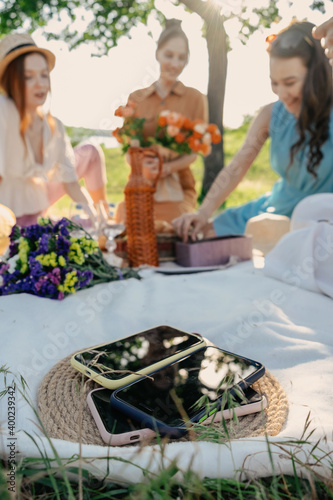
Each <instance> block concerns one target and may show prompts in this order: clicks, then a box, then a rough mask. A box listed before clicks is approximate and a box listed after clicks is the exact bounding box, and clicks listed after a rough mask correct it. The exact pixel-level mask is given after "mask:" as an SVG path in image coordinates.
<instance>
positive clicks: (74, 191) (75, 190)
mask: <svg viewBox="0 0 333 500" xmlns="http://www.w3.org/2000/svg"><path fill="white" fill-rule="evenodd" d="M63 185H64V189H65V191H66V193H67V194H68V195H69V196H70V197H71V198H72V200H73V201H75V202H76V203H80V204H82V205H83V206H84V210H85V212H86V213H87V215H88V216H89V218H90V220H91V221H92V223H93V224H94V225H95V224H96V223H97V212H96V209H95V207H94V202H93V200H92V199H91V197H90V195H89V193H88V192H87V191H86V190H85V189H84V188H82V187H81V186H80V184H79V183H78V182H77V181H73V182H64V183H63Z"/></svg>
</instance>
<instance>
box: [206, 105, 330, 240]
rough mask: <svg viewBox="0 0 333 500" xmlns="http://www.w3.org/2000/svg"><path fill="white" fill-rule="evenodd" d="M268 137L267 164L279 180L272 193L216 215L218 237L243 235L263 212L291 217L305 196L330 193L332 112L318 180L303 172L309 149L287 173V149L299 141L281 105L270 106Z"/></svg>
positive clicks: (294, 125)
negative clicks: (252, 220)
mask: <svg viewBox="0 0 333 500" xmlns="http://www.w3.org/2000/svg"><path fill="white" fill-rule="evenodd" d="M269 135H270V138H271V145H270V163H271V166H272V168H273V170H274V171H275V172H277V173H278V174H279V175H280V176H281V179H279V180H278V181H277V182H276V183H275V184H274V186H273V188H272V191H271V192H269V193H266V194H264V195H263V196H260V198H257V199H255V200H253V201H250V202H249V203H246V204H244V205H241V206H239V207H234V208H227V209H226V210H224V211H223V212H222V213H221V214H219V215H218V216H217V217H216V218H215V219H214V221H213V225H214V229H215V232H216V234H217V235H218V236H225V235H228V234H243V233H244V231H245V226H246V223H247V221H248V220H249V219H250V218H251V217H255V216H256V215H259V214H262V213H264V212H269V213H273V214H280V215H287V216H288V217H290V216H291V214H292V212H293V210H294V208H295V206H296V205H297V203H298V202H299V201H301V200H302V199H303V198H305V197H306V196H309V195H311V194H315V193H332V192H333V110H332V112H331V118H330V127H329V138H328V140H327V141H326V142H325V144H324V145H323V146H322V147H321V151H322V153H323V159H322V161H321V162H320V164H319V165H318V166H317V170H316V172H317V175H318V177H317V178H315V177H314V176H313V175H312V174H310V172H308V171H307V169H306V165H307V157H308V151H309V147H308V146H305V147H304V148H302V149H301V150H300V151H298V153H297V154H296V155H295V158H294V162H293V165H292V166H291V167H290V168H289V169H288V171H287V168H288V165H289V159H290V149H291V146H292V145H293V144H294V143H295V142H296V141H297V139H298V132H297V128H296V118H295V117H294V115H292V114H291V113H289V112H288V111H287V110H286V108H285V107H284V105H283V104H282V102H281V101H277V102H276V103H275V104H274V106H273V110H272V116H271V121H270V126H269Z"/></svg>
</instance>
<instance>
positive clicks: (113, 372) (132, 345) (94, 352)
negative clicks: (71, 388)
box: [75, 326, 202, 380]
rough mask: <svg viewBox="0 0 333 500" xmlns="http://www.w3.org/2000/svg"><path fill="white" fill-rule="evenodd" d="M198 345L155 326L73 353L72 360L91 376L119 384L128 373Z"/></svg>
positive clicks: (185, 335)
mask: <svg viewBox="0 0 333 500" xmlns="http://www.w3.org/2000/svg"><path fill="white" fill-rule="evenodd" d="M201 343H202V339H201V338H200V337H199V336H196V335H194V334H191V333H187V332H183V331H181V330H177V329H176V328H173V327H171V326H157V327H155V328H151V329H150V330H145V331H144V332H140V333H137V334H135V335H131V336H129V337H125V338H123V339H119V340H117V341H115V342H111V343H109V344H104V345H102V346H98V347H93V348H91V349H88V350H86V351H84V352H80V353H77V354H76V355H75V359H76V360H77V361H78V362H80V363H81V364H82V365H84V366H86V367H87V368H89V370H91V371H92V372H95V373H98V374H103V377H105V378H108V379H112V380H120V379H122V378H124V377H126V376H128V372H137V371H139V370H142V369H143V368H145V367H146V366H149V365H152V364H154V363H157V362H159V361H161V360H164V359H166V358H168V357H169V356H172V355H174V354H177V353H180V352H182V351H184V350H185V349H188V348H191V347H193V346H195V345H198V346H199V344H201Z"/></svg>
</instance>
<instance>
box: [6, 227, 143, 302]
mask: <svg viewBox="0 0 333 500" xmlns="http://www.w3.org/2000/svg"><path fill="white" fill-rule="evenodd" d="M38 222H39V223H38V224H34V225H32V226H27V227H22V228H20V227H19V226H17V225H15V226H14V227H13V229H12V232H11V234H10V246H9V250H8V252H7V253H8V255H7V256H6V257H5V258H3V259H2V260H0V296H3V295H9V294H13V293H30V294H33V295H38V296H39V297H47V298H50V299H59V300H61V299H63V298H64V297H66V296H67V295H70V294H73V293H75V292H76V291H77V290H81V289H83V288H88V287H91V286H93V285H96V284H98V283H105V282H108V281H116V280H122V279H128V278H136V279H140V276H139V274H138V273H137V271H135V270H134V269H130V268H121V269H119V268H117V267H114V266H111V265H110V264H108V262H106V260H105V259H104V257H103V254H102V252H101V250H100V248H99V247H98V243H97V242H96V241H95V240H94V239H93V238H92V237H91V236H90V235H89V234H88V233H87V232H86V231H85V230H84V229H83V228H82V227H81V226H79V225H77V224H75V222H73V221H70V220H69V219H66V218H63V219H61V220H59V221H58V222H56V223H53V222H52V221H51V220H50V219H47V218H40V219H39V221H38Z"/></svg>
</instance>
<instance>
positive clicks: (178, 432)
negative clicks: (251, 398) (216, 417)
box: [110, 346, 265, 438]
mask: <svg viewBox="0 0 333 500" xmlns="http://www.w3.org/2000/svg"><path fill="white" fill-rule="evenodd" d="M210 348H213V349H218V350H219V351H222V352H223V353H226V354H230V355H232V356H237V357H238V358H241V359H243V360H245V361H249V362H250V363H251V364H253V363H256V364H258V365H259V366H258V369H257V370H256V371H255V372H254V373H252V374H251V375H250V376H248V377H247V378H246V379H244V380H243V381H241V382H239V383H237V384H236V385H235V386H233V387H232V388H230V389H228V391H229V392H230V393H231V394H235V390H234V388H235V387H236V386H237V387H239V388H240V389H242V390H245V389H246V388H248V387H249V386H250V385H252V384H253V383H254V382H256V381H257V380H258V379H259V378H261V377H262V376H263V375H264V373H265V367H264V366H263V365H262V364H261V363H259V362H258V361H254V360H253V359H249V358H246V357H244V356H239V355H237V354H235V353H231V352H230V351H226V350H224V349H220V348H218V347H216V346H206V347H203V348H202V349H198V350H197V351H196V352H194V353H192V354H193V355H196V354H198V353H199V352H201V351H204V350H205V349H210ZM190 356H191V354H190V355H188V356H184V357H183V358H181V359H179V360H177V361H175V362H173V363H169V364H168V365H165V366H164V367H163V368H160V369H159V370H156V371H155V372H153V373H156V372H159V371H160V370H163V369H165V368H167V367H168V366H172V365H174V364H175V363H180V362H182V361H184V360H185V359H187V358H188V357H190ZM153 373H152V374H151V375H153ZM142 380H143V378H141V379H139V380H137V381H136V382H133V383H131V384H128V385H126V386H125V387H123V388H121V389H118V390H116V391H114V392H113V393H112V395H111V397H110V403H111V405H112V406H114V407H115V408H117V409H118V410H120V411H122V412H123V413H126V414H127V415H128V416H129V417H130V418H132V419H134V420H138V421H139V422H140V423H141V425H144V426H147V427H149V428H150V429H153V430H154V431H155V432H158V433H159V434H160V435H161V436H169V437H171V438H179V437H181V436H184V435H185V434H186V433H187V430H188V429H187V427H188V426H189V425H191V424H184V425H182V426H177V427H171V426H169V425H166V424H165V423H164V422H162V421H161V420H158V419H155V418H153V417H151V416H150V415H148V414H147V413H145V412H143V411H142V410H140V409H139V408H136V407H134V406H132V405H130V404H129V403H126V402H125V401H123V400H122V399H120V396H119V395H121V391H122V390H124V389H125V388H126V387H129V386H132V385H134V384H137V383H139V382H140V381H142ZM222 397H223V394H222V395H221V396H220V397H219V398H218V399H217V400H216V402H215V403H214V405H213V408H214V410H215V408H216V411H218V410H219V409H220V407H221V402H222ZM210 413H211V412H210ZM210 413H209V414H210ZM209 414H207V411H206V410H203V411H201V412H199V413H198V414H197V415H195V417H192V418H191V419H190V422H192V423H197V422H199V421H201V420H202V418H203V417H204V416H205V415H207V417H208V416H209Z"/></svg>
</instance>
